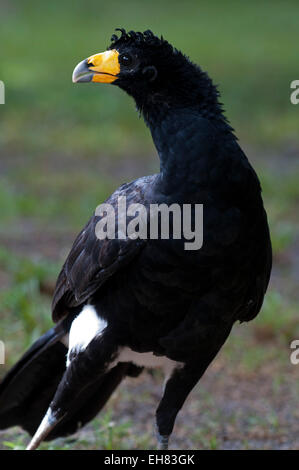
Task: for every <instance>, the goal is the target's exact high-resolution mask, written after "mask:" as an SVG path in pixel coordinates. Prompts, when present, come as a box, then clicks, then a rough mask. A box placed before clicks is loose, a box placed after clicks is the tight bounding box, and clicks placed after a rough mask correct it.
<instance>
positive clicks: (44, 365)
mask: <svg viewBox="0 0 299 470" xmlns="http://www.w3.org/2000/svg"><path fill="white" fill-rule="evenodd" d="M67 330H68V325H65V324H59V325H57V326H56V327H54V328H52V329H51V330H49V331H48V332H47V333H45V334H44V335H43V336H42V337H41V338H39V339H38V340H37V341H36V342H35V343H34V344H33V345H32V346H31V348H30V349H29V350H28V351H27V352H26V353H25V354H24V355H23V357H22V358H21V359H20V360H19V361H18V362H17V363H16V364H15V366H14V367H12V369H11V370H10V371H9V372H8V373H7V375H6V376H5V377H4V379H3V380H2V382H1V383H0V429H6V428H9V427H11V426H16V425H18V426H21V427H22V428H23V429H25V430H26V431H27V432H28V433H29V434H31V435H33V434H34V433H35V432H36V430H37V428H38V426H39V424H40V422H41V421H42V419H43V417H44V415H45V413H46V411H47V409H48V407H49V404H50V402H51V400H52V399H53V396H54V395H55V392H56V389H57V387H58V385H59V383H60V381H61V379H62V377H63V374H64V372H65V368H66V354H67V347H66V346H65V345H64V344H63V343H62V342H61V339H62V337H63V336H64V335H65V334H66V332H67ZM139 372H140V369H139V368H137V367H136V368H134V366H132V364H131V365H130V364H128V363H121V364H118V365H117V366H116V367H114V368H113V369H111V370H110V371H109V372H107V373H106V374H105V375H104V376H101V377H99V379H98V380H96V381H95V382H93V383H92V384H90V385H88V386H87V387H85V388H84V390H83V391H82V393H80V395H79V396H78V397H77V399H76V400H75V401H74V403H72V409H71V410H69V412H68V414H67V415H66V416H65V417H64V418H63V419H62V420H61V421H60V422H59V423H58V424H57V426H56V427H55V429H53V431H52V432H51V433H49V434H48V436H47V438H46V439H47V440H51V439H55V438H57V437H61V436H66V435H69V434H73V433H74V432H76V431H77V429H78V428H79V427H81V426H83V425H84V424H85V423H87V422H89V421H90V420H91V419H92V418H94V416H95V415H96V414H97V413H98V412H99V411H100V410H101V408H102V407H103V406H104V405H105V403H106V402H107V400H108V399H109V397H110V396H111V394H112V393H113V391H114V390H115V388H116V387H117V386H118V385H119V383H120V382H121V380H122V379H123V378H124V377H125V376H126V375H130V376H134V375H138V373H139Z"/></svg>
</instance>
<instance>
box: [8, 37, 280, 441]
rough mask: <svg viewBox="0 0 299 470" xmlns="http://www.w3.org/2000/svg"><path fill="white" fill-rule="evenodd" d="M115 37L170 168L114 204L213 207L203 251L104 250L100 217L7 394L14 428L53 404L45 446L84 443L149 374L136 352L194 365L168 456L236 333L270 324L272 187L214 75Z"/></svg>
mask: <svg viewBox="0 0 299 470" xmlns="http://www.w3.org/2000/svg"><path fill="white" fill-rule="evenodd" d="M112 40H113V42H112V44H111V46H110V48H109V50H110V51H112V52H113V51H116V52H117V57H118V61H119V64H120V66H119V72H118V73H117V75H116V76H115V78H113V75H112V78H111V80H112V81H111V83H113V84H115V85H117V86H119V87H121V88H122V89H123V90H125V91H126V92H127V93H128V94H129V95H131V96H132V97H133V98H134V100H135V102H136V106H137V109H138V110H139V111H140V113H141V114H142V115H143V117H144V119H145V122H146V124H147V126H148V127H149V129H150V131H151V134H152V138H153V141H154V144H155V147H156V149H157V152H158V155H159V158H160V172H159V173H157V174H156V175H152V176H147V177H143V178H140V179H138V180H136V181H133V182H131V183H128V184H124V185H123V186H121V187H120V188H119V189H118V190H117V191H116V192H115V193H114V194H113V195H112V196H111V197H110V198H109V199H108V200H107V201H106V202H108V203H110V204H111V205H112V206H113V207H114V208H115V210H116V212H117V207H118V206H117V201H118V198H119V197H121V196H125V197H126V200H127V205H129V204H130V203H140V204H143V206H145V207H146V208H147V211H148V213H149V207H150V205H151V204H161V203H165V204H167V205H171V204H174V203H176V204H179V205H180V207H182V205H183V204H191V205H192V206H194V205H195V204H203V214H204V216H203V245H202V247H201V248H200V249H198V250H192V251H188V250H185V249H184V242H185V239H184V238H181V239H176V238H175V237H174V233H173V230H171V231H170V239H161V238H158V239H136V240H134V239H130V238H128V237H127V238H125V239H119V238H116V239H105V240H101V241H100V240H99V239H98V238H97V236H96V233H95V228H96V224H97V222H98V221H99V220H100V216H97V215H94V216H93V217H92V218H91V219H90V221H89V222H88V224H87V225H86V227H85V228H84V229H83V230H82V232H81V233H80V234H79V235H78V237H77V239H76V240H75V242H74V245H73V247H72V249H71V251H70V254H69V256H68V258H67V260H66V262H65V264H64V266H63V268H62V270H61V273H60V275H59V277H58V280H57V285H56V290H55V294H54V299H53V320H54V321H55V322H57V326H56V327H54V329H53V330H51V332H49V333H47V334H46V335H45V336H44V337H42V338H41V339H40V340H39V343H36V344H35V345H33V346H32V348H31V350H30V352H29V353H26V354H25V356H24V357H23V358H22V359H21V360H20V362H19V363H18V364H17V365H16V366H15V367H14V368H13V369H12V370H11V371H10V372H9V373H8V375H7V377H6V378H4V380H3V381H2V383H1V384H0V428H5V427H8V426H11V425H13V424H20V425H22V426H23V427H24V428H25V429H26V430H28V431H29V432H30V433H31V434H33V433H34V432H35V431H36V428H37V425H38V423H39V422H40V421H41V419H42V418H43V415H44V414H45V412H46V410H47V408H48V406H49V405H50V402H51V405H50V412H49V413H50V414H48V415H47V416H48V417H47V418H46V420H45V421H44V424H43V425H42V426H41V428H40V430H39V431H38V433H37V437H36V438H35V440H34V441H33V443H32V444H31V448H34V447H36V446H37V445H38V443H39V442H40V440H41V439H43V438H48V439H51V438H54V437H57V436H59V435H67V434H70V433H73V432H74V431H75V430H76V429H77V428H78V427H79V425H81V424H82V423H83V424H84V423H85V422H87V421H89V420H90V419H92V418H93V417H94V416H95V414H96V413H97V412H98V411H99V410H100V409H101V408H102V406H103V405H104V404H105V402H106V401H107V399H108V398H109V396H110V394H111V393H112V392H113V390H114V389H115V387H116V386H117V385H118V384H119V383H120V381H121V380H122V378H123V377H125V376H126V375H137V374H138V373H140V372H141V370H142V369H141V368H140V367H137V366H133V365H132V364H131V363H130V362H129V361H127V362H119V361H118V358H120V351H122V350H123V349H124V348H129V349H130V350H131V351H134V353H148V352H152V353H153V354H154V356H155V357H157V358H161V357H162V358H163V357H166V358H168V359H170V360H172V361H175V362H177V363H179V364H180V365H179V366H178V367H176V368H175V369H174V370H173V372H172V374H171V375H170V377H169V379H168V381H167V384H166V387H165V390H164V394H163V398H162V400H161V402H160V404H159V406H158V408H157V413H156V418H157V428H158V438H159V441H160V445H161V447H162V448H167V443H168V437H169V435H170V434H171V432H172V429H173V425H174V422H175V418H176V415H177V413H178V411H179V410H180V408H181V407H182V405H183V403H184V401H185V399H186V397H187V395H188V394H189V392H190V391H191V390H192V388H193V387H194V386H195V385H196V383H197V382H198V380H199V379H200V377H201V376H202V374H203V373H204V372H205V370H206V368H207V367H208V366H209V364H210V363H211V361H212V360H213V359H214V357H215V356H216V354H217V353H218V351H219V350H220V349H221V347H222V345H223V343H224V342H225V341H226V339H227V337H228V335H229V333H230V331H231V329H232V326H233V324H234V323H235V322H236V321H237V320H239V321H241V322H243V321H249V320H251V319H253V318H254V317H255V316H256V315H257V314H258V312H259V311H260V309H261V306H262V303H263V298H264V295H265V292H266V289H267V285H268V282H269V276H270V271H271V243H270V236H269V230H268V224H267V217H266V213H265V210H264V207H263V202H262V197H261V188H260V183H259V180H258V177H257V175H256V173H255V172H254V170H253V168H252V166H251V165H250V163H249V162H248V160H247V158H246V156H245V155H244V153H243V151H242V150H241V148H240V146H239V144H238V142H237V139H236V137H235V135H234V133H233V129H232V128H231V127H230V125H229V123H228V121H227V119H226V118H225V117H224V115H223V110H222V107H221V105H220V103H219V101H218V98H219V93H218V91H217V89H216V87H215V86H214V85H213V83H212V81H211V79H210V78H209V76H208V75H207V73H205V72H203V71H202V70H201V69H200V67H198V66H197V65H195V64H193V63H192V62H191V61H190V60H189V59H188V58H187V57H186V56H184V55H183V54H182V53H181V52H179V51H177V50H176V49H174V48H173V47H172V46H171V45H170V44H169V43H168V42H167V41H165V40H164V39H163V38H158V37H156V36H154V35H153V34H152V33H151V32H150V31H146V32H144V33H135V32H129V33H126V32H125V31H124V30H121V35H120V37H117V36H116V35H113V37H112ZM90 67H94V70H96V66H95V65H94V62H93V61H92V60H91V59H90V60H89V61H85V62H84V64H83V65H82V63H81V64H80V74H81V75H78V76H79V79H78V80H76V81H92V78H91V77H93V76H94V75H93V74H92V73H91V71H90ZM82 70H83V72H82ZM109 70H110V69H109ZM93 73H94V74H99V72H98V71H95V72H93ZM106 75H107V72H106ZM108 75H109V73H108ZM106 78H107V77H106ZM106 78H105V79H106ZM109 79H110V78H109ZM93 81H101V77H96V79H95V80H93ZM192 217H193V218H194V212H192ZM86 305H93V307H94V308H95V310H96V312H97V315H98V317H99V318H101V320H102V321H104V322H105V328H104V329H103V331H101V334H97V335H95V336H94V338H93V339H92V340H91V341H90V342H89V344H88V345H87V347H86V348H83V349H82V348H81V349H80V348H79V350H77V349H74V350H73V351H72V353H71V355H70V363H69V365H68V367H67V368H65V355H66V352H67V348H66V346H64V345H63V344H62V343H61V341H62V340H63V341H64V342H65V341H66V335H67V334H68V332H69V331H70V328H71V325H72V322H73V320H74V319H75V318H77V316H78V314H79V313H80V312H81V311H82V309H83V307H84V306H86ZM49 358H50V359H49ZM47 361H50V362H49V364H50V365H49V367H47V371H46V372H45V370H44V367H45V364H46V363H47ZM136 364H138V361H136ZM39 370H43V374H42V375H41V376H40V377H42V378H41V379H38V377H37V376H36V374H37V372H36V371H39ZM21 384H23V385H21ZM51 400H52V401H51ZM25 409H26V410H25ZM199 425H200V423H199Z"/></svg>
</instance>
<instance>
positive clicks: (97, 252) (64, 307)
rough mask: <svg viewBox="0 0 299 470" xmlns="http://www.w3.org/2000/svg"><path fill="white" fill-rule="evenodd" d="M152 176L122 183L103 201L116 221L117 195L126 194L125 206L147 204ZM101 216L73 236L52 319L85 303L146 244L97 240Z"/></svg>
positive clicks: (59, 281)
mask: <svg viewBox="0 0 299 470" xmlns="http://www.w3.org/2000/svg"><path fill="white" fill-rule="evenodd" d="M155 177H156V175H153V176H147V177H144V178H140V179H138V180H136V181H133V182H132V183H128V184H124V185H122V186H121V187H120V188H119V189H118V190H117V191H115V192H114V193H113V194H112V195H111V196H110V197H109V198H108V199H107V200H106V201H105V203H109V204H111V205H112V206H113V208H114V210H115V215H116V222H117V215H118V201H119V199H118V198H119V197H123V196H125V197H126V204H127V206H128V205H129V204H132V203H139V204H144V205H145V206H147V201H146V198H145V190H146V188H148V187H150V186H151V185H152V184H153V180H154V179H155ZM100 219H101V217H100V216H96V215H93V217H91V219H90V220H89V222H88V223H87V225H86V226H85V227H84V229H83V230H82V231H81V232H80V234H79V235H78V237H77V238H76V240H75V242H74V244H73V246H72V249H71V251H70V253H69V255H68V257H67V259H66V261H65V263H64V265H63V267H62V270H61V272H60V274H59V276H58V279H57V283H56V288H55V292H54V297H53V302H52V315H53V320H54V321H55V322H57V321H58V320H60V319H61V318H63V317H64V316H65V315H67V314H68V312H69V309H70V308H73V307H76V306H79V305H81V304H82V303H83V302H85V301H86V300H87V299H88V298H89V297H90V296H91V295H92V294H94V293H95V292H96V291H97V290H98V289H99V287H100V286H101V285H102V284H103V283H104V282H105V281H106V280H107V279H108V278H109V277H110V276H112V275H113V274H114V273H115V272H116V271H118V270H119V269H120V268H121V267H123V266H124V265H126V264H127V263H129V262H130V261H131V260H132V259H133V258H134V257H135V256H136V255H137V254H138V253H139V251H140V249H141V248H142V247H143V246H144V244H145V240H142V239H136V240H133V239H130V238H125V239H119V238H116V239H108V238H105V239H103V240H100V239H99V238H97V236H96V233H95V230H96V225H97V223H98V222H99V220H100ZM116 230H117V223H116Z"/></svg>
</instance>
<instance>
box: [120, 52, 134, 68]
mask: <svg viewBox="0 0 299 470" xmlns="http://www.w3.org/2000/svg"><path fill="white" fill-rule="evenodd" d="M118 61H119V63H120V64H121V65H125V66H127V67H128V66H129V65H131V64H132V62H133V58H132V56H131V55H130V54H121V55H120V56H119V58H118Z"/></svg>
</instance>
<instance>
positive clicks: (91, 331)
mask: <svg viewBox="0 0 299 470" xmlns="http://www.w3.org/2000/svg"><path fill="white" fill-rule="evenodd" d="M106 326H107V322H106V321H105V320H103V319H102V318H101V317H100V316H99V315H98V314H97V311H96V309H95V308H94V307H93V306H92V305H85V306H84V308H83V309H82V311H81V312H80V313H79V315H78V316H77V317H76V318H75V320H73V322H72V325H71V329H70V333H69V350H68V355H67V362H66V365H67V366H69V364H70V361H71V356H72V355H73V354H74V353H75V354H77V353H79V352H80V351H84V349H86V347H87V346H88V344H89V343H90V341H91V340H92V339H93V338H94V337H95V336H99V335H100V334H102V332H103V330H104V329H105V328H106Z"/></svg>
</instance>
